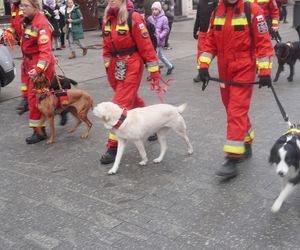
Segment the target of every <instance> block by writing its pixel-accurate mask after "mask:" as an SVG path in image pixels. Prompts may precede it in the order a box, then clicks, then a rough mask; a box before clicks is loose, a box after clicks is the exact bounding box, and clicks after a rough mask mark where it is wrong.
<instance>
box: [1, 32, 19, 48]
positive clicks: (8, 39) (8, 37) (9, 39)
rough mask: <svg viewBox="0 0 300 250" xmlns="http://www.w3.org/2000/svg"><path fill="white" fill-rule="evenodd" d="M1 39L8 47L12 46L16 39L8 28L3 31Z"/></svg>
mask: <svg viewBox="0 0 300 250" xmlns="http://www.w3.org/2000/svg"><path fill="white" fill-rule="evenodd" d="M1 40H3V41H4V43H6V44H8V46H9V47H10V48H13V46H14V44H15V41H16V39H15V37H14V35H13V34H12V33H11V32H10V31H9V30H5V31H4V33H3V35H2V37H1Z"/></svg>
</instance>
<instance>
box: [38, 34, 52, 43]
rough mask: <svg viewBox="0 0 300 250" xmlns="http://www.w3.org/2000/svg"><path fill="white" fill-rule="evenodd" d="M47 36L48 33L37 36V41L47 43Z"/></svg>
mask: <svg viewBox="0 0 300 250" xmlns="http://www.w3.org/2000/svg"><path fill="white" fill-rule="evenodd" d="M49 40H50V39H49V36H48V35H41V36H40V37H39V42H40V43H41V44H45V43H48V42H49Z"/></svg>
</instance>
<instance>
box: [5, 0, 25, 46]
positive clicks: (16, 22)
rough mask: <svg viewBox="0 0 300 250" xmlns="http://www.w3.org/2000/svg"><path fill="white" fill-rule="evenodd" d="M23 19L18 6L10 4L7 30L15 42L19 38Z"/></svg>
mask: <svg viewBox="0 0 300 250" xmlns="http://www.w3.org/2000/svg"><path fill="white" fill-rule="evenodd" d="M23 19H24V16H23V11H22V10H20V4H12V5H11V19H10V27H9V28H8V29H7V30H8V31H10V32H11V33H12V34H13V35H14V37H15V38H16V40H19V39H20V37H21V32H22V22H23Z"/></svg>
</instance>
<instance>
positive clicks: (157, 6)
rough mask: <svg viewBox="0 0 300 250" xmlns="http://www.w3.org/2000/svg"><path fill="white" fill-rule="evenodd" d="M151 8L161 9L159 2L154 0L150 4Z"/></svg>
mask: <svg viewBox="0 0 300 250" xmlns="http://www.w3.org/2000/svg"><path fill="white" fill-rule="evenodd" d="M151 9H158V10H159V11H161V3H160V2H154V3H153V4H152V6H151Z"/></svg>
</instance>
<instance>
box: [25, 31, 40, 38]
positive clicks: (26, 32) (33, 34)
mask: <svg viewBox="0 0 300 250" xmlns="http://www.w3.org/2000/svg"><path fill="white" fill-rule="evenodd" d="M24 33H25V34H26V35H30V36H34V37H37V35H38V33H37V32H36V31H32V30H30V29H25V31H24Z"/></svg>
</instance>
